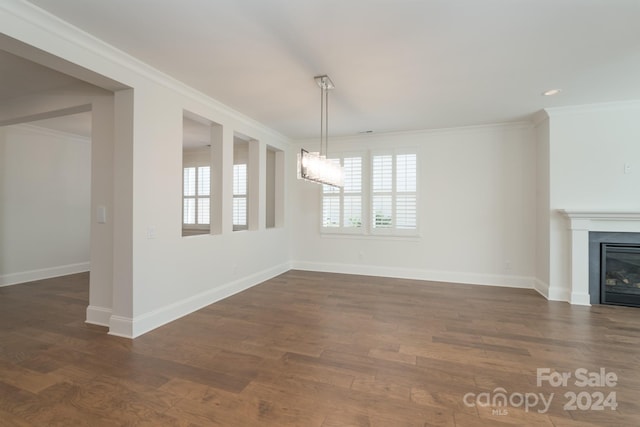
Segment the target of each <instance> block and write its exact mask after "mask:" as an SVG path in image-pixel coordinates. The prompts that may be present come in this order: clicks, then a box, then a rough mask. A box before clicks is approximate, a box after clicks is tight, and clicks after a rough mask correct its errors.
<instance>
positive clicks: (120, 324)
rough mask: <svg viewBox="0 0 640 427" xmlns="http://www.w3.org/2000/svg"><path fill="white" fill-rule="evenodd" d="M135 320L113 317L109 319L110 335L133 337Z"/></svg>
mask: <svg viewBox="0 0 640 427" xmlns="http://www.w3.org/2000/svg"><path fill="white" fill-rule="evenodd" d="M132 331H133V320H132V319H131V318H130V317H123V316H116V315H112V316H111V317H110V318H109V335H113V336H116V337H122V338H135V337H134V336H133V332H132Z"/></svg>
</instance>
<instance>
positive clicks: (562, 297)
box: [549, 286, 571, 302]
mask: <svg viewBox="0 0 640 427" xmlns="http://www.w3.org/2000/svg"><path fill="white" fill-rule="evenodd" d="M549 301H562V302H571V298H570V292H569V290H568V289H560V288H557V287H551V286H550V287H549Z"/></svg>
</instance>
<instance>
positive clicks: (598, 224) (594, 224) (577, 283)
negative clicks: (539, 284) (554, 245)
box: [558, 103, 640, 306]
mask: <svg viewBox="0 0 640 427" xmlns="http://www.w3.org/2000/svg"><path fill="white" fill-rule="evenodd" d="M638 105H639V106H640V103H638ZM558 212H559V213H561V214H562V215H564V216H565V217H567V218H568V219H569V230H570V236H571V237H570V239H571V240H570V248H571V252H570V256H571V270H570V271H571V287H570V289H571V293H570V295H566V297H567V299H568V301H570V302H571V304H575V305H587V306H588V305H591V299H590V296H589V232H590V231H604V232H634V233H637V232H640V212H638V211H624V210H609V211H605V210H584V209H559V210H558Z"/></svg>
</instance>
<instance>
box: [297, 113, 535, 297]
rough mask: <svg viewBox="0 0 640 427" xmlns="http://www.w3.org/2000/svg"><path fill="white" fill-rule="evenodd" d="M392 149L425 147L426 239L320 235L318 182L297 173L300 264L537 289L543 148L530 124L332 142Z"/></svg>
mask: <svg viewBox="0 0 640 427" xmlns="http://www.w3.org/2000/svg"><path fill="white" fill-rule="evenodd" d="M314 144H317V141H316V142H308V143H304V142H300V143H299V144H297V145H298V146H300V147H301V146H304V145H308V147H307V148H308V149H313V148H314ZM389 147H417V148H418V162H419V164H418V168H419V172H418V173H419V183H418V186H419V203H420V212H419V227H420V237H418V238H402V239H399V238H396V239H394V238H382V237H377V238H375V237H347V236H335V235H330V236H327V235H322V234H321V233H320V231H319V230H320V202H321V200H320V191H321V188H320V186H319V185H316V184H313V183H307V182H304V181H297V180H293V179H292V182H291V186H292V188H293V191H292V192H291V198H290V199H289V203H290V204H291V206H292V207H293V208H294V209H295V211H296V212H299V214H298V215H296V216H295V218H294V229H293V233H294V236H295V237H294V241H293V260H294V261H293V266H294V267H295V268H303V269H313V270H321V271H337V272H348V273H360V274H371V275H383V276H395V277H410V278H419V279H429V280H443V281H451V282H464V283H478V284H491V285H506V286H522V287H532V286H533V277H534V276H535V227H536V214H535V197H536V196H535V186H536V182H535V161H534V159H535V150H536V147H535V137H534V132H533V128H532V126H530V125H528V124H524V125H523V124H518V125H496V126H482V127H470V128H460V129H450V130H441V131H431V132H429V131H425V132H408V133H398V134H389V135H375V134H374V135H368V136H362V137H353V138H348V139H332V140H331V144H330V152H331V153H336V152H339V151H354V150H355V151H357V150H361V149H379V148H389ZM292 151H293V153H295V152H297V150H292ZM289 162H290V163H292V162H293V159H290V160H289Z"/></svg>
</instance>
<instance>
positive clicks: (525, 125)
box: [294, 121, 533, 144]
mask: <svg viewBox="0 0 640 427" xmlns="http://www.w3.org/2000/svg"><path fill="white" fill-rule="evenodd" d="M532 128H533V124H532V123H531V122H528V121H518V122H504V123H489V124H483V125H471V126H459V127H447V128H437V129H421V130H407V131H393V132H375V133H369V134H363V135H346V136H339V135H336V136H331V137H330V142H332V141H334V142H363V141H367V140H369V141H371V140H376V139H380V138H382V139H389V138H402V137H410V136H421V135H450V134H460V133H476V132H489V131H495V130H526V129H532ZM313 141H315V142H317V141H318V138H302V139H296V140H294V143H296V144H301V143H307V142H313Z"/></svg>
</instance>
